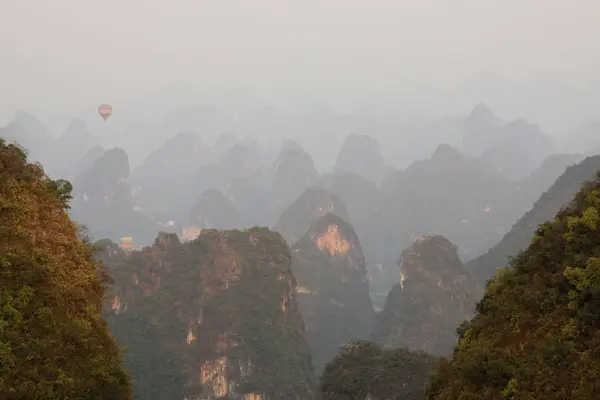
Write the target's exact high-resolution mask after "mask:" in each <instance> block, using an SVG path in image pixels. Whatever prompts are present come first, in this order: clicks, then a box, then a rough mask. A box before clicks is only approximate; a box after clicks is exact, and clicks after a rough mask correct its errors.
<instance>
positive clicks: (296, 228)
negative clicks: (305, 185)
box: [273, 188, 349, 246]
mask: <svg viewBox="0 0 600 400" xmlns="http://www.w3.org/2000/svg"><path fill="white" fill-rule="evenodd" d="M328 213H334V214H337V215H339V216H340V217H342V219H344V220H346V221H348V220H349V217H348V214H347V212H346V206H345V205H344V203H343V202H342V201H341V200H340V199H339V198H338V197H337V196H334V195H332V194H330V193H328V192H326V191H325V190H322V189H318V188H311V189H307V190H306V191H305V192H304V193H303V194H302V195H301V196H300V197H298V199H297V200H296V201H295V202H294V203H293V204H292V205H291V206H289V207H288V209H287V210H285V212H284V213H283V214H282V215H281V217H280V218H279V221H277V223H276V224H275V226H274V227H273V230H275V231H277V232H279V233H280V234H281V236H283V237H284V239H285V240H286V242H288V244H289V245H290V246H291V245H293V244H295V243H296V242H297V241H298V240H299V239H300V238H301V237H302V236H303V235H304V234H305V233H306V231H308V229H309V228H310V226H311V225H312V224H313V223H315V222H316V221H317V220H318V219H319V218H320V217H322V216H323V215H325V214H328Z"/></svg>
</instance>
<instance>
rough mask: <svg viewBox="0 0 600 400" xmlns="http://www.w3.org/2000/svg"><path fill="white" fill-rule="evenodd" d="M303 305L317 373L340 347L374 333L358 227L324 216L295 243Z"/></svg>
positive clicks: (294, 266)
mask: <svg viewBox="0 0 600 400" xmlns="http://www.w3.org/2000/svg"><path fill="white" fill-rule="evenodd" d="M292 269H293V271H294V275H295V276H296V279H297V280H298V286H297V287H296V292H297V293H298V304H299V306H300V311H301V312H302V316H303V318H304V321H305V324H306V331H307V337H308V343H309V346H310V348H311V350H312V354H313V360H314V365H315V367H316V369H317V371H320V370H321V369H322V368H323V365H324V364H325V363H326V362H327V361H329V360H330V359H332V358H333V356H334V355H335V353H336V352H337V350H338V349H339V347H340V346H342V345H344V344H346V343H348V342H349V341H350V340H353V339H364V338H366V337H368V334H369V330H370V327H371V324H372V322H373V319H374V311H373V308H372V307H371V301H370V299H369V284H368V282H367V276H366V268H365V260H364V257H363V254H362V251H361V248H360V244H359V242H358V238H357V236H356V233H355V232H354V229H352V226H351V225H350V224H348V223H347V222H345V221H344V220H342V219H341V218H340V217H339V216H337V215H335V214H326V215H324V216H323V217H321V218H319V219H318V220H317V221H316V222H315V223H314V224H313V225H312V226H311V228H310V229H309V230H308V232H306V234H305V235H304V236H303V237H302V239H300V240H299V241H298V242H297V243H296V244H295V245H294V246H293V247H292Z"/></svg>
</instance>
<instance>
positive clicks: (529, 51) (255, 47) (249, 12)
mask: <svg viewBox="0 0 600 400" xmlns="http://www.w3.org/2000/svg"><path fill="white" fill-rule="evenodd" d="M0 10H1V11H0V71H1V72H2V73H1V74H0V89H1V93H2V95H0V125H4V124H5V123H6V122H8V120H9V119H10V118H11V117H12V115H13V114H14V112H15V111H17V110H19V109H27V110H30V111H32V112H34V113H35V114H36V115H39V116H40V117H41V118H42V119H43V118H46V119H50V118H51V117H54V116H60V118H63V117H64V118H66V117H67V116H68V115H70V114H71V113H74V112H78V111H79V110H82V109H85V108H89V109H92V108H94V107H95V106H96V105H97V104H98V103H101V102H110V103H113V104H118V103H119V102H125V101H127V100H135V99H139V98H143V97H144V96H146V95H147V93H149V92H151V91H154V90H156V89H158V88H160V87H162V86H164V85H167V84H169V83H171V82H174V81H177V82H185V83H186V84H187V83H189V84H190V85H193V86H195V87H197V88H199V89H200V90H207V91H212V90H221V89H224V90H228V89H234V88H243V89H246V90H247V91H250V92H254V93H256V94H257V95H258V96H259V97H267V98H268V97H277V96H282V97H285V96H294V95H310V96H313V97H315V98H318V99H321V100H322V101H324V102H326V103H330V104H332V105H334V106H336V107H341V108H344V107H346V108H348V107H350V108H351V107H352V106H354V105H356V106H357V107H358V106H361V105H363V104H364V103H370V102H372V101H375V102H377V100H378V99H379V102H381V101H383V100H384V99H388V98H394V97H395V96H399V97H402V96H409V95H410V93H411V90H414V89H413V88H414V87H418V86H419V85H425V87H429V88H430V89H429V90H431V91H433V92H440V93H441V92H444V91H445V92H448V91H452V90H453V88H455V87H456V86H457V85H459V84H462V83H463V82H464V81H465V79H468V78H470V77H472V76H473V75H475V74H478V73H482V72H486V73H491V74H495V75H496V76H497V77H500V79H503V80H504V81H509V82H521V81H530V80H535V81H549V82H553V83H555V84H557V85H558V86H567V87H571V88H579V89H574V90H583V91H585V88H586V87H590V86H591V85H592V84H597V83H598V82H600V51H599V50H598V49H599V47H598V46H599V44H598V38H600V23H599V21H600V0H562V1H559V0H497V1H496V0H445V1H444V0H438V1H433V0H362V1H360V0H319V1H317V0H294V1H292V0H287V1H286V0H280V1H276V0H271V1H268V0H245V1H241V0H240V1H232V0H211V1H204V0H168V1H165V0H96V1H91V0H0ZM596 87H598V86H596ZM597 117H599V118H600V111H599V112H598V116H597ZM57 118H58V117H57Z"/></svg>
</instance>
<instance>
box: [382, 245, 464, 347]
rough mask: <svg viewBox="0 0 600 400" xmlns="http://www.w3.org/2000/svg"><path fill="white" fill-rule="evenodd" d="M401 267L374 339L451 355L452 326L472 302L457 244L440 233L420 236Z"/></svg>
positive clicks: (456, 324) (386, 344) (387, 344)
mask: <svg viewBox="0 0 600 400" xmlns="http://www.w3.org/2000/svg"><path fill="white" fill-rule="evenodd" d="M399 265H400V283H398V284H397V285H396V286H394V288H393V289H392V291H391V292H390V294H389V296H388V299H387V302H386V304H385V307H384V309H383V311H382V313H381V314H379V315H378V319H377V322H376V324H375V327H374V329H373V334H372V338H373V340H375V341H376V342H378V343H380V344H381V345H383V346H386V347H397V346H403V347H404V346H406V347H408V348H409V349H413V350H422V351H425V352H427V353H429V354H433V355H448V354H450V353H451V352H452V347H453V346H454V344H455V343H456V341H457V337H456V328H457V327H458V326H459V324H460V323H462V322H463V321H464V320H465V319H468V318H469V317H470V316H471V314H472V312H473V310H474V306H475V303H474V300H473V286H472V283H471V280H470V278H469V276H468V275H467V273H466V270H465V268H464V266H463V264H462V262H461V261H460V259H459V258H458V254H457V250H456V246H454V245H453V244H452V243H451V242H450V241H449V240H448V239H446V238H445V237H443V236H441V235H433V236H420V237H417V238H416V239H415V241H414V243H413V245H412V246H411V247H410V248H408V249H406V250H404V251H403V252H402V254H401V256H400V261H399Z"/></svg>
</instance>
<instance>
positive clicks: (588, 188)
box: [427, 173, 600, 400]
mask: <svg viewBox="0 0 600 400" xmlns="http://www.w3.org/2000/svg"><path fill="white" fill-rule="evenodd" d="M599 328H600V173H598V175H597V179H596V180H595V181H593V182H588V183H586V184H585V185H584V186H583V188H582V189H581V191H580V192H579V193H578V194H577V195H576V196H575V198H574V199H573V201H572V202H571V203H570V204H568V205H567V206H566V207H564V208H563V209H562V210H561V211H560V212H559V213H558V214H557V216H556V218H555V219H554V220H552V221H549V222H546V223H544V224H542V225H540V226H539V228H538V229H537V231H536V234H535V236H534V237H533V239H532V241H531V244H530V245H529V247H528V248H527V249H526V250H524V251H522V252H520V253H519V254H518V255H517V256H516V257H515V258H514V259H512V261H511V262H510V265H509V268H505V269H503V270H500V271H499V273H498V274H497V275H496V276H495V278H493V279H492V280H491V281H490V282H489V283H488V286H487V288H486V293H485V296H484V298H483V300H482V301H481V302H480V303H479V304H478V305H477V314H476V316H475V318H474V319H473V320H472V321H470V322H469V323H466V324H464V325H463V326H461V328H460V329H459V335H460V337H461V339H460V342H459V344H458V346H457V347H456V348H455V350H454V355H453V357H452V359H450V360H441V361H440V363H439V365H438V367H437V370H436V374H435V375H434V377H433V378H432V380H431V383H430V386H429V388H428V392H427V398H428V399H440V400H450V399H461V400H467V399H482V398H485V399H519V400H529V399H531V400H533V399H580V400H583V399H596V398H598V393H600V380H598V376H599V375H600V346H599V345H600V329H599Z"/></svg>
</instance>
